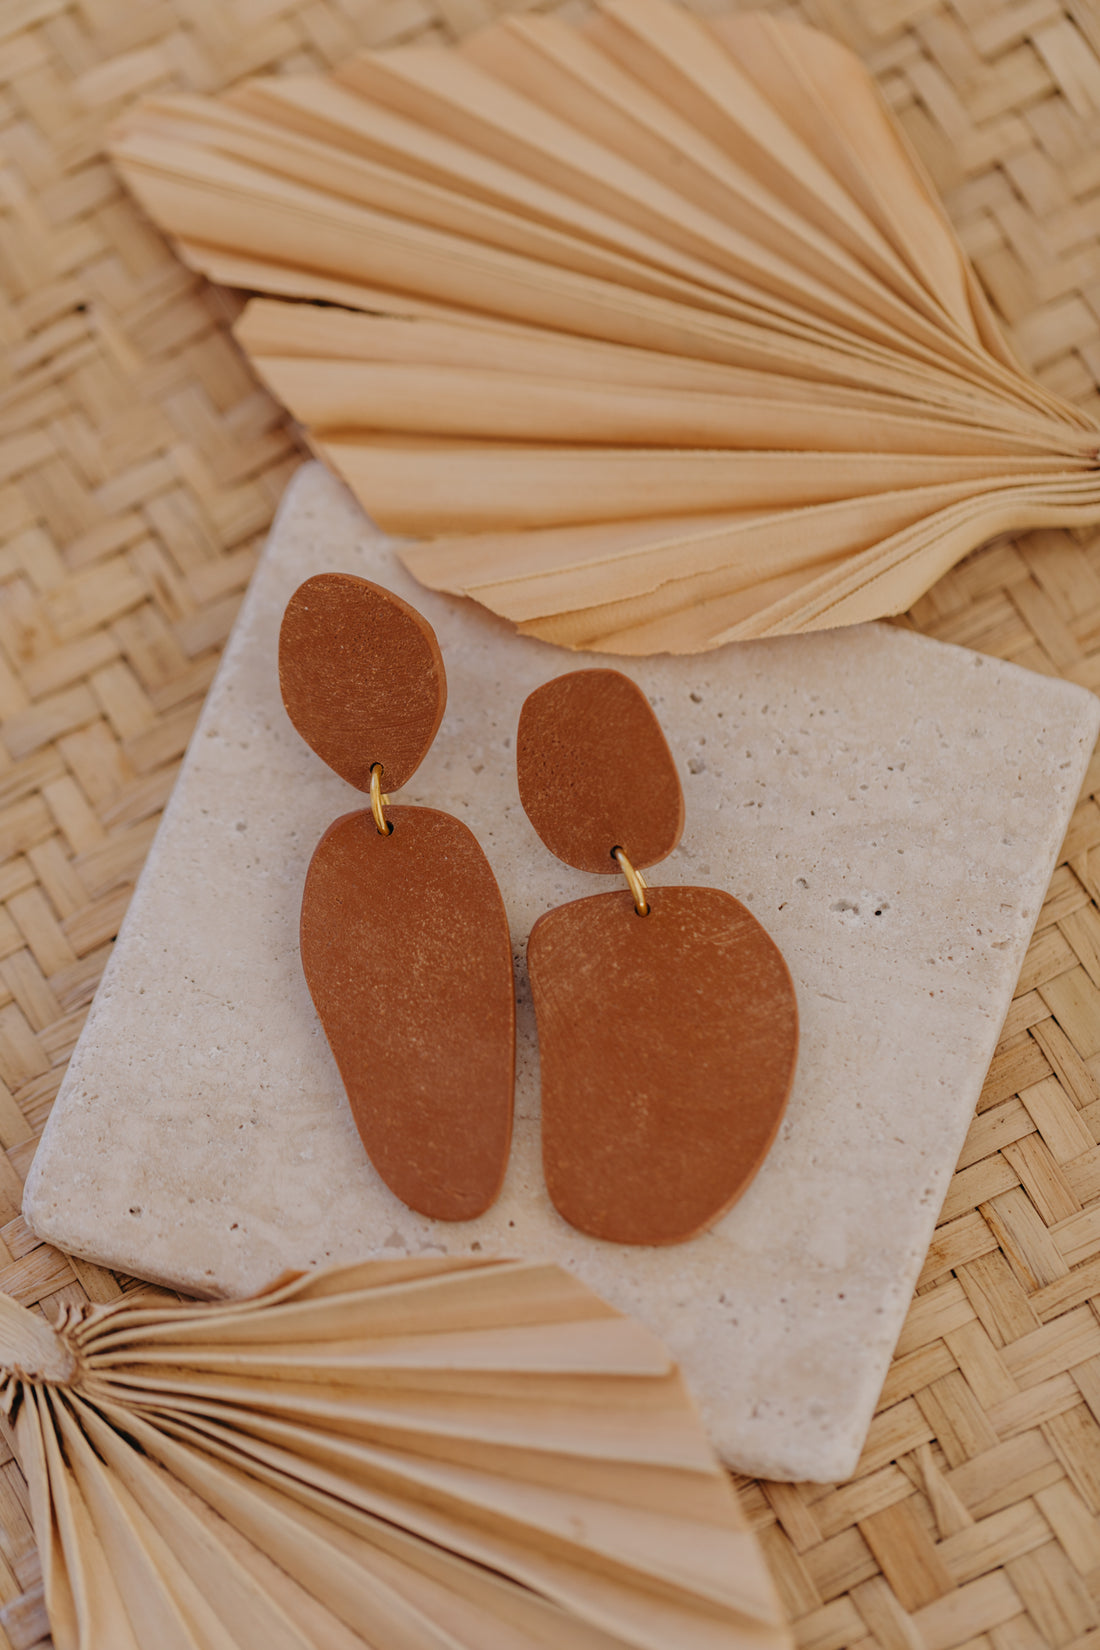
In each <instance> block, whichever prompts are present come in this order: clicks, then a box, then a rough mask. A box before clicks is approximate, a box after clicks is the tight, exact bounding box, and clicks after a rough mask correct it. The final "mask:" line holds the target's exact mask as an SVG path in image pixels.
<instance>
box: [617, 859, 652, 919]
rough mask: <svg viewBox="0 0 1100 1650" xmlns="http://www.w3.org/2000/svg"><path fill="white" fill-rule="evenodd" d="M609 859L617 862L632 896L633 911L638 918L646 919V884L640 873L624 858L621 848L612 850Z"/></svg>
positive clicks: (647, 911) (647, 907)
mask: <svg viewBox="0 0 1100 1650" xmlns="http://www.w3.org/2000/svg"><path fill="white" fill-rule="evenodd" d="M611 857H612V859H613V860H615V861H617V863H618V867H619V870H620V871H621V872H622V873H623V876H624V877H625V878H626V880H627V883H628V885H629V887H630V892H631V893H632V894H633V896H634V909H635V911H637V913H638V915H639V916H640V917H648V915H649V901H648V900H647V899H646V897H645V891H646V887H647V883H646V880H645V877H643V875H642V873H641V872H640V871H637V870H635V868H634V866H633V865H631V863H630V861H629V860H628V859H627V857H626V853H625V852H624V850H623V849H622V848H612V850H611Z"/></svg>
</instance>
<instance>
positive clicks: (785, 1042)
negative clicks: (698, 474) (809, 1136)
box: [517, 670, 798, 1244]
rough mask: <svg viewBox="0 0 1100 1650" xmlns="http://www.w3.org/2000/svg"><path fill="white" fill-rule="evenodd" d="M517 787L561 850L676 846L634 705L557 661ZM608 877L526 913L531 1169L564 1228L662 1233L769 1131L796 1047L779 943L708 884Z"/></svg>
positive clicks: (609, 855) (648, 732) (531, 704)
mask: <svg viewBox="0 0 1100 1650" xmlns="http://www.w3.org/2000/svg"><path fill="white" fill-rule="evenodd" d="M517 761H518V766H519V786H520V796H521V799H522V801H523V805H524V807H525V809H526V810H527V813H528V816H529V818H530V819H531V822H532V824H533V825H534V827H535V829H536V830H537V831H538V833H539V835H540V836H541V837H542V839H543V841H544V842H545V843H546V844H547V846H548V847H551V848H552V850H553V851H554V852H555V853H557V854H558V856H559V857H560V858H562V859H564V860H565V861H566V862H567V863H568V864H571V865H576V866H578V867H580V868H582V869H585V870H594V871H601V872H604V871H606V872H607V873H608V874H614V873H615V872H617V871H618V869H619V868H620V865H619V862H618V861H617V860H616V859H615V857H614V853H615V850H616V849H619V850H624V851H625V853H626V855H627V857H628V859H629V861H630V862H631V863H632V865H633V867H634V868H635V869H642V868H644V867H645V866H647V865H652V864H653V863H655V861H657V860H659V859H663V858H664V857H665V855H666V854H668V853H670V852H671V851H672V849H673V848H674V847H675V846H676V842H677V841H678V839H679V835H680V830H681V827H682V823H683V802H682V796H681V792H680V785H679V779H678V777H677V774H676V768H675V764H674V763H673V761H672V757H671V755H670V753H669V750H668V746H667V745H666V743H665V741H664V736H663V734H662V733H661V730H660V727H659V725H658V723H657V721H656V718H655V717H654V715H653V712H652V711H651V709H650V707H649V705H648V703H647V701H646V699H645V698H644V696H643V695H642V693H641V692H640V691H639V689H638V688H637V687H635V685H634V683H633V682H631V681H630V680H629V679H628V678H627V677H625V676H623V675H621V674H620V673H619V672H617V671H604V670H592V671H576V672H573V673H571V674H570V675H568V676H564V677H558V678H557V679H556V680H555V681H553V682H548V683H546V684H545V686H544V687H542V688H539V689H537V690H536V691H535V693H533V694H532V695H531V696H530V698H529V699H528V700H527V702H526V704H525V705H524V707H523V713H522V715H521V718H520V729H519V737H518V740H517ZM644 902H645V905H644V914H642V912H640V911H639V909H638V908H637V905H636V902H635V898H634V896H633V895H632V894H631V893H630V892H627V891H626V890H622V891H618V892H615V893H611V894H599V895H596V896H595V897H594V898H591V899H582V900H576V901H575V902H573V903H572V904H570V905H563V906H561V907H559V909H557V910H556V911H550V912H547V914H546V915H545V916H543V917H540V919H539V920H538V922H537V923H536V924H535V926H534V928H533V929H532V931H531V938H530V940H529V941H528V947H527V962H528V968H529V971H530V976H531V992H532V997H533V999H534V1004H535V1014H536V1018H537V1022H538V1035H539V1056H540V1063H541V1072H542V1152H543V1170H544V1173H545V1176H546V1185H547V1189H548V1191H549V1193H550V1198H551V1201H552V1202H553V1204H554V1207H555V1208H556V1209H557V1210H558V1213H559V1214H561V1215H562V1216H563V1217H564V1218H565V1219H566V1220H568V1221H569V1222H570V1224H571V1225H573V1226H575V1227H577V1228H578V1229H579V1230H580V1231H582V1232H587V1233H589V1234H590V1235H591V1236H593V1237H599V1238H606V1239H609V1240H610V1241H613V1242H616V1243H644V1244H667V1243H682V1242H684V1241H685V1240H686V1239H688V1238H691V1237H694V1236H696V1235H697V1234H698V1233H699V1232H701V1231H703V1230H704V1229H705V1228H706V1227H708V1226H710V1225H713V1223H714V1222H715V1221H716V1220H718V1219H719V1217H720V1216H721V1215H722V1214H724V1213H725V1211H726V1210H727V1209H728V1208H729V1207H730V1205H731V1204H733V1203H734V1202H735V1201H736V1200H737V1198H738V1197H740V1196H741V1194H742V1193H743V1192H744V1191H745V1190H746V1188H747V1187H748V1185H749V1183H750V1182H751V1180H752V1179H753V1177H754V1175H755V1174H756V1172H757V1170H758V1169H759V1167H760V1165H761V1163H762V1162H763V1160H764V1158H765V1156H766V1154H767V1152H768V1149H769V1147H770V1146H771V1144H772V1141H773V1140H774V1139H775V1135H776V1132H777V1130H778V1128H779V1124H780V1121H781V1119H782V1116H783V1112H784V1109H785V1107H786V1104H787V1099H788V1096H789V1094H790V1089H791V1083H792V1081H793V1077H794V1068H795V1061H796V1057H797V1050H798V1010H797V1006H796V1002H795V994H794V987H793V985H792V983H791V977H790V973H789V971H788V969H787V965H786V963H785V962H784V960H783V957H782V954H781V953H780V951H779V948H778V947H777V946H776V944H775V942H774V941H773V940H772V939H771V938H770V937H769V935H768V934H767V933H766V932H765V930H764V929H763V928H762V927H761V925H760V923H759V922H757V920H756V918H755V917H754V916H753V915H752V913H751V912H750V911H748V910H747V909H746V907H745V906H744V905H742V904H741V903H740V902H739V901H738V900H735V899H734V898H732V896H731V895H729V894H727V893H725V892H724V891H723V890H721V889H717V888H681V887H671V888H658V889H648V890H645V892H644Z"/></svg>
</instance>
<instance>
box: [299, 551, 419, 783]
mask: <svg viewBox="0 0 1100 1650" xmlns="http://www.w3.org/2000/svg"><path fill="white" fill-rule="evenodd" d="M279 686H280V687H281V689H282V694H283V704H284V705H285V706H286V711H287V715H288V716H289V717H290V720H291V721H292V722H293V723H294V726H295V727H296V728H297V730H298V732H299V733H300V734H301V736H302V738H303V739H304V740H305V742H306V744H307V745H309V747H310V748H311V750H314V751H316V753H317V755H318V756H319V757H320V758H321V760H322V762H327V763H328V765H329V767H330V768H334V769H335V770H336V772H337V773H338V774H339V775H340V778H341V779H346V780H347V782H348V784H349V785H354V786H355V789H356V790H357V791H369V790H370V784H371V767H372V765H373V764H375V763H379V764H381V767H382V770H383V774H384V778H385V788H386V789H387V790H390V791H395V790H397V789H398V787H399V786H401V785H406V784H408V782H409V780H410V779H411V778H412V776H413V774H414V773H415V772H416V770H417V768H418V767H419V766H420V764H421V762H422V761H423V760H424V758H425V756H426V755H427V753H428V751H429V749H430V748H431V743H432V740H433V739H434V738H435V736H436V734H437V733H438V732H439V724H440V722H442V720H443V712H444V710H445V709H446V706H447V676H446V672H445V671H444V669H443V655H442V654H441V653H440V651H439V643H438V642H437V641H436V637H435V631H434V630H433V629H432V627H431V625H430V624H429V623H428V621H427V619H425V618H424V616H423V614H421V613H418V612H417V611H416V608H415V607H411V606H410V605H409V603H408V602H406V601H402V599H401V597H400V596H397V595H395V594H394V593H393V591H392V590H384V589H383V588H382V586H381V585H379V584H371V582H370V580H369V579H360V578H357V577H356V576H355V574H354V573H318V574H317V575H316V577H315V578H312V579H307V580H306V582H305V584H303V585H299V587H298V589H297V590H296V591H295V592H294V594H293V596H291V598H290V600H289V602H288V603H287V606H286V612H285V613H284V614H283V623H282V628H281V629H280V631H279Z"/></svg>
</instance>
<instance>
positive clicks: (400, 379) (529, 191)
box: [114, 0, 1100, 653]
mask: <svg viewBox="0 0 1100 1650" xmlns="http://www.w3.org/2000/svg"><path fill="white" fill-rule="evenodd" d="M114 155H115V159H116V162H117V164H118V165H119V167H120V169H121V171H122V174H123V176H124V177H125V178H126V180H127V182H128V183H129V185H130V187H131V188H132V189H133V190H134V192H135V193H136V194H137V196H138V197H139V199H140V200H141V201H142V202H143V204H144V205H145V206H146V208H147V209H148V211H149V212H150V213H151V215H152V216H153V218H154V219H155V220H156V221H157V222H158V223H160V224H161V225H162V226H163V227H164V228H165V229H166V230H167V231H168V232H169V233H171V234H172V235H173V236H175V237H176V238H177V240H178V242H179V244H180V248H181V251H182V253H183V255H184V256H185V257H186V258H187V259H188V261H189V262H191V263H192V264H193V265H194V266H195V267H196V268H198V269H201V270H203V271H204V272H205V273H206V274H208V275H209V276H210V277H211V279H214V280H220V281H227V282H230V283H232V284H236V285H239V286H242V287H246V288H248V289H251V290H253V291H255V292H260V293H264V294H267V295H268V296H267V297H266V298H263V299H259V300H257V301H254V302H253V303H252V304H250V305H249V307H248V308H247V310H246V311H245V314H244V317H243V319H242V321H241V323H240V324H239V326H238V329H237V330H238V336H239V338H240V340H241V342H242V343H243V345H244V347H245V348H246V350H247V351H248V352H249V354H250V355H251V357H252V359H253V362H254V363H255V366H256V368H257V371H258V372H259V374H260V376H261V377H262V378H263V379H264V381H265V382H266V383H267V384H268V385H269V386H270V388H271V389H272V391H273V392H274V393H275V394H276V395H277V396H279V397H280V399H282V400H283V401H284V402H285V404H286V405H287V406H288V407H289V409H290V410H291V412H292V413H293V414H294V415H295V417H296V418H298V419H299V420H300V421H301V422H302V423H303V425H304V426H305V427H306V429H307V432H308V435H309V439H310V441H311V442H312V444H313V446H314V447H315V449H316V451H317V452H318V453H319V454H321V455H322V456H323V457H325V458H326V459H328V460H329V462H330V463H331V464H332V465H333V466H334V467H335V468H336V469H337V470H338V471H339V472H340V473H341V475H343V476H344V478H345V479H346V480H347V481H348V483H349V484H350V486H351V487H352V489H353V491H354V492H355V493H356V494H357V496H358V497H359V498H360V500H361V501H362V503H363V504H364V506H365V507H366V508H367V509H368V510H369V511H370V513H371V514H372V515H373V516H374V517H375V518H376V519H377V520H378V521H379V522H380V523H381V524H382V525H383V526H384V527H386V528H387V529H389V530H391V531H393V532H395V533H398V534H403V535H416V536H419V538H420V539H421V540H422V541H423V542H420V543H417V544H414V545H409V546H406V547H405V548H404V550H403V554H404V557H405V560H406V562H407V564H408V565H409V567H410V568H411V570H412V571H413V573H414V574H415V575H416V576H417V577H418V578H419V579H420V580H422V582H424V583H425V584H428V585H430V586H432V587H433V588H436V589H443V590H448V591H454V592H457V593H461V594H463V595H469V596H472V597H475V598H476V599H477V600H479V601H481V602H483V603H484V604H485V605H486V606H488V607H491V608H492V609H493V610H494V611H496V612H498V613H501V614H504V615H505V616H506V617H508V618H510V619H512V620H513V621H514V622H515V623H517V624H518V625H519V626H520V627H521V628H522V629H524V630H527V631H530V632H532V633H534V634H536V635H539V636H543V637H546V638H547V639H549V640H552V641H555V642H559V643H561V644H563V645H566V646H570V647H598V648H600V649H603V650H605V651H610V652H622V653H643V652H657V651H673V652H691V651H697V650H701V649H705V648H709V647H715V646H718V645H719V644H721V643H723V642H725V641H728V640H731V639H734V638H737V637H746V636H762V635H773V634H777V633H780V632H787V631H798V630H811V629H818V628H824V627H828V626H832V625H838V624H847V623H854V622H857V621H859V620H863V619H870V618H875V617H878V616H881V615H882V614H885V613H891V612H897V611H900V610H902V609H904V608H905V607H907V606H909V605H910V604H911V603H912V602H913V601H914V600H915V598H916V597H917V596H918V595H919V594H920V593H921V592H922V591H923V590H925V589H926V588H927V587H928V586H929V585H930V584H931V583H932V582H933V581H934V580H935V579H936V578H938V577H939V576H940V574H941V573H943V572H944V571H945V570H946V569H947V568H948V567H950V566H951V565H952V563H953V562H955V561H956V560H958V559H959V558H960V557H961V556H963V555H965V554H966V553H967V552H968V551H969V550H971V549H973V548H974V547H975V546H976V545H977V544H980V543H981V542H982V541H983V540H985V539H987V538H989V537H991V536H993V535H994V534H996V533H999V532H1003V531H1006V530H1011V529H1022V528H1027V527H1041V526H1074V525H1079V524H1084V523H1086V522H1089V521H1095V520H1097V519H1100V461H1098V449H1100V428H1097V427H1096V426H1095V425H1094V424H1093V423H1092V421H1091V420H1089V419H1088V418H1086V417H1085V415H1084V414H1082V413H1081V412H1080V411H1079V410H1077V409H1076V408H1074V407H1072V406H1070V405H1069V404H1067V403H1065V402H1062V401H1060V400H1059V399H1058V398H1057V397H1056V396H1054V395H1052V394H1051V393H1049V392H1048V391H1047V390H1045V389H1044V388H1043V387H1042V386H1041V385H1039V384H1037V383H1035V382H1033V381H1032V380H1031V379H1029V378H1028V377H1027V376H1026V375H1025V374H1024V373H1023V372H1022V370H1021V369H1020V368H1019V366H1018V365H1017V364H1016V362H1015V361H1014V360H1013V358H1012V356H1011V353H1010V351H1009V350H1008V348H1007V346H1006V344H1005V341H1004V340H1003V338H1002V337H1001V335H1000V333H999V331H998V328H997V324H996V321H995V319H994V317H993V315H992V312H991V310H990V307H989V305H988V303H987V302H986V300H985V298H984V296H983V295H982V292H981V289H980V287H979V286H978V283H977V281H976V279H975V277H974V274H973V271H972V270H971V269H970V267H969V265H968V264H967V261H966V258H965V256H964V254H963V252H962V249H961V248H960V246H959V245H958V243H957V241H956V240H955V237H954V235H953V233H952V230H951V227H950V224H949V223H948V221H947V218H946V216H945V214H944V212H943V209H942V207H941V205H940V203H939V202H938V201H937V199H936V197H935V194H934V191H933V190H932V188H931V186H930V184H929V183H928V180H927V179H926V178H925V177H924V175H923V173H922V172H921V169H920V167H919V165H918V163H917V162H916V161H915V159H914V157H913V156H912V155H911V154H910V153H909V151H908V148H907V146H906V144H905V140H904V138H903V137H902V135H901V134H900V132H898V130H897V129H896V128H895V127H894V125H893V123H892V121H891V120H890V117H889V115H888V113H887V112H886V110H885V109H884V107H883V106H882V104H881V102H880V101H879V98H878V95H877V92H876V90H875V87H874V84H873V82H872V81H871V79H870V77H869V76H868V74H867V73H866V71H865V70H864V69H863V67H862V65H861V64H860V63H859V61H858V59H856V58H855V57H854V56H853V55H852V54H851V53H850V52H848V51H847V50H845V49H844V48H843V47H841V46H840V45H838V44H837V43H836V42H835V41H833V40H830V39H829V38H828V37H827V36H825V35H821V34H819V33H817V32H816V31H814V30H812V29H807V28H805V27H803V26H801V25H799V24H796V23H793V22H789V21H780V20H778V19H776V18H773V17H770V16H768V15H766V14H764V13H760V12H756V13H750V14H747V15H744V16H738V17H732V18H725V19H717V20H703V19H700V18H697V17H695V16H693V15H691V14H690V13H689V12H687V11H684V10H681V9H679V8H678V7H677V6H675V5H674V4H673V3H672V0H602V3H601V5H600V9H599V11H598V13H597V15H596V16H595V17H594V18H591V19H589V20H588V22H587V23H586V24H584V25H583V26H582V27H580V28H577V27H572V26H570V25H568V24H566V23H565V22H563V21H562V20H561V19H559V18H555V17H540V16H524V17H512V18H508V19H506V20H504V21H502V22H499V23H497V24H494V25H493V26H492V27H491V28H489V29H486V30H484V31H483V32H481V33H480V34H476V35H474V36H472V37H471V38H470V39H468V40H467V41H465V42H464V43H463V45H462V46H461V47H459V48H455V49H450V48H446V47H442V46H438V45H431V46H411V47H402V48H399V49H397V50H392V51H388V52H380V53H371V52H368V53H364V54H362V55H360V56H359V57H356V58H353V59H352V60H351V61H350V62H349V63H347V64H346V65H344V66H343V68H341V69H340V70H338V71H337V72H336V73H335V74H334V75H332V76H327V77H326V76H286V77H278V78H272V79H263V80H256V81H253V82H250V83H247V84H246V85H244V86H243V87H240V88H238V89H237V90H236V91H235V92H233V93H231V94H230V95H229V96H228V97H227V98H225V99H223V100H221V101H217V100H213V99H204V98H198V97H165V98H154V99H151V100H148V101H147V102H145V103H143V104H141V105H139V106H138V108H137V109H136V110H135V111H134V112H133V113H132V114H131V115H130V116H129V117H128V119H127V120H126V121H125V122H124V123H123V125H122V127H121V128H120V130H119V133H118V137H117V140H116V143H115V147H114ZM276 297H277V298H278V299H280V300H286V299H289V300H295V301H291V302H286V301H278V302H276V301H274V300H275V298H276ZM309 299H313V300H320V301H324V302H325V303H326V304H328V305H330V306H340V307H330V308H326V309H318V308H316V307H314V306H313V305H311V304H309V303H306V302H303V301H302V300H309ZM357 312H358V313H357Z"/></svg>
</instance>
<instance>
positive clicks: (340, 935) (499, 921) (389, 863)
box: [301, 808, 514, 1220]
mask: <svg viewBox="0 0 1100 1650" xmlns="http://www.w3.org/2000/svg"><path fill="white" fill-rule="evenodd" d="M387 817H388V820H389V822H390V824H392V825H393V827H394V829H393V832H392V834H391V835H389V836H381V835H380V834H379V832H378V831H377V829H376V828H375V823H374V819H373V817H372V815H371V813H370V811H369V809H368V810H367V811H365V812H361V813H353V814H345V815H344V817H343V818H342V819H338V820H336V822H335V823H334V824H332V825H330V826H329V828H328V830H327V831H326V832H325V834H324V836H323V837H322V838H321V840H320V842H319V843H318V844H317V848H316V850H315V852H314V855H313V859H312V861H311V862H310V867H309V873H308V875H307V877H306V885H305V891H304V893H303V895H302V923H301V947H302V967H303V969H304V970H305V975H306V981H307V983H308V985H309V991H310V995H311V997H312V998H313V1002H314V1006H315V1008H316V1009H317V1013H318V1015H319V1017H320V1020H321V1024H322V1025H323V1026H324V1028H325V1036H326V1037H327V1038H328V1041H329V1046H330V1048H331V1049H332V1052H333V1055H334V1056H335V1059H336V1064H337V1066H338V1067H339V1068H340V1076H341V1077H342V1078H343V1081H344V1087H345V1089H346V1090H347V1095H348V1101H349V1104H350V1106H351V1111H352V1116H353V1117H354V1118H355V1122H356V1125H357V1127H358V1129H359V1133H360V1136H361V1138H362V1141H363V1144H364V1146H365V1147H366V1149H367V1154H368V1156H369V1157H370V1160H371V1162H372V1163H373V1164H374V1166H375V1168H376V1169H377V1170H378V1173H379V1174H380V1175H381V1176H382V1179H383V1180H384V1181H385V1182H386V1185H387V1186H388V1187H389V1188H390V1190H391V1191H393V1192H396V1194H397V1196H398V1197H399V1198H400V1199H401V1200H402V1202H403V1203H407V1204H408V1205H409V1207H410V1208H411V1209H416V1210H418V1211H419V1212H420V1213H421V1214H425V1215H432V1216H434V1217H435V1219H437V1220H472V1219H473V1218H474V1216H475V1215H479V1214H481V1213H483V1211H484V1210H485V1209H487V1208H488V1207H489V1205H490V1204H491V1203H492V1202H493V1200H494V1198H495V1197H496V1195H497V1193H498V1192H499V1191H500V1186H501V1181H502V1180H503V1178H504V1170H505V1166H506V1164H507V1162H508V1148H509V1144H510V1141H511V1134H512V1086H513V1035H514V1029H513V1026H514V1008H513V1005H514V992H513V985H512V948H511V944H510V941H509V937H508V922H507V918H506V917H505V914H504V903H503V901H502V899H501V897H500V891H499V889H498V888H497V884H496V881H495V879H494V877H493V873H492V871H491V870H490V868H489V862H488V860H487V859H486V858H485V855H484V854H483V853H482V851H481V848H480V847H479V845H478V843H477V840H476V838H475V837H474V836H473V834H472V833H471V832H470V831H469V830H468V829H467V828H466V826H465V825H464V824H463V823H462V821H461V820H459V819H455V818H453V817H452V816H451V815H450V814H445V813H438V812H436V810H435V809H434V808H389V809H387Z"/></svg>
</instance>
